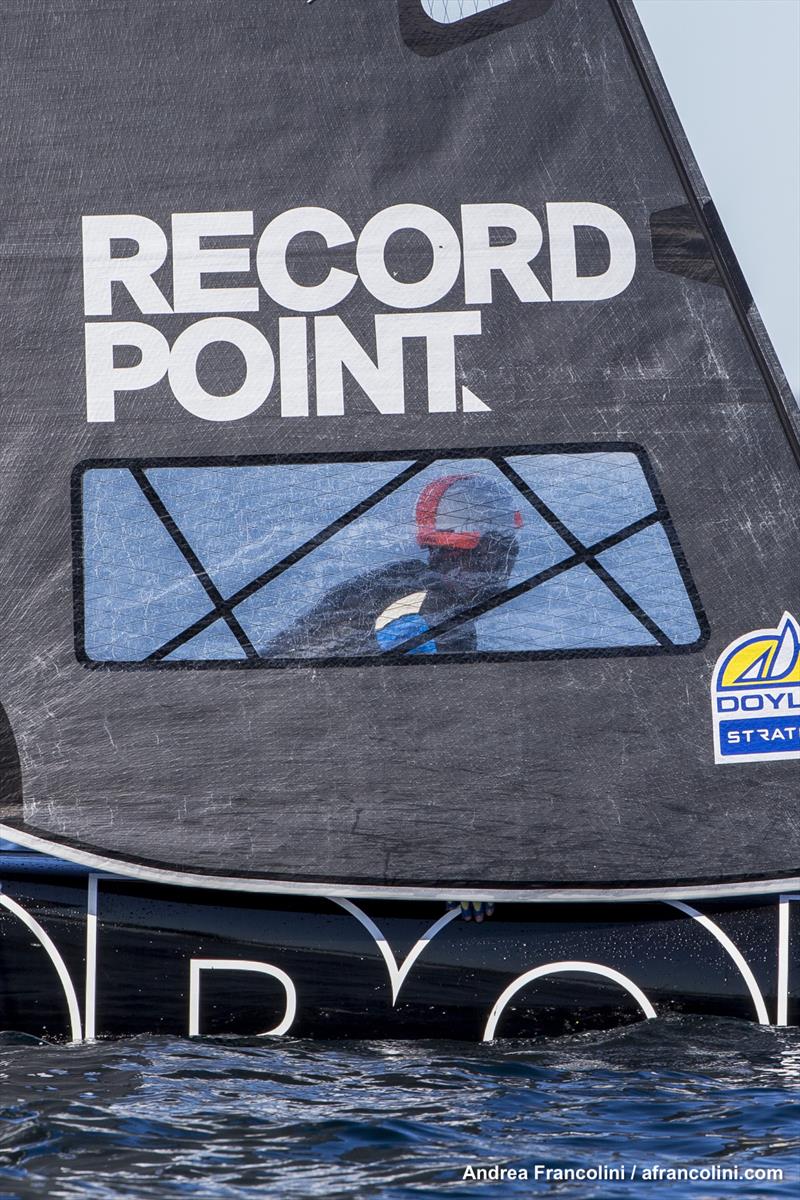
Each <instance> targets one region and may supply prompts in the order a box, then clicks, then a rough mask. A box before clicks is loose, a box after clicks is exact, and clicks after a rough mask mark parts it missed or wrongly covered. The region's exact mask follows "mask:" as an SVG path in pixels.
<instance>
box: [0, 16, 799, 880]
mask: <svg viewBox="0 0 800 1200" xmlns="http://www.w3.org/2000/svg"><path fill="white" fill-rule="evenodd" d="M3 25H4V28H3V45H4V63H3V65H4V70H3V73H2V80H1V81H0V88H2V92H3V110H4V114H5V115H4V122H3V134H2V157H3V170H2V172H0V191H1V192H2V223H1V228H2V255H3V269H2V271H0V294H1V295H2V317H3V320H2V325H1V326H0V388H1V392H0V394H1V395H2V408H0V421H1V422H2V465H3V475H2V489H0V530H2V538H3V546H4V570H3V572H2V580H1V582H0V596H2V604H3V611H4V626H3V637H2V639H0V655H1V656H2V674H1V675H0V681H1V682H0V702H2V707H3V710H4V713H5V718H4V720H3V725H2V786H3V791H2V807H1V808H0V814H1V815H2V829H3V831H4V832H5V834H6V836H16V837H18V838H19V839H20V840H22V841H23V842H25V843H26V844H28V845H31V846H35V847H38V848H43V847H45V848H50V849H54V850H56V851H57V852H59V853H61V854H64V855H67V856H73V857H78V858H83V859H84V860H85V861H89V862H103V861H105V862H107V863H114V862H116V863H118V864H124V865H125V869H126V870H128V871H130V872H136V871H139V872H144V873H147V872H148V871H149V872H150V873H151V875H152V874H154V872H155V869H156V868H158V869H159V870H163V871H164V872H166V875H165V876H163V877H165V878H166V877H169V878H173V879H174V878H188V877H189V876H191V875H195V876H197V875H206V876H208V877H209V878H212V877H218V878H224V879H226V880H228V881H229V882H231V883H232V885H235V886H249V885H250V884H249V882H248V881H255V882H253V886H255V885H256V884H258V885H259V886H261V885H264V886H275V887H281V886H284V885H285V886H290V885H294V886H296V887H298V888H300V889H304V890H307V891H315V890H316V891H319V890H325V889H326V888H331V887H341V888H347V887H349V888H351V889H352V888H356V889H359V888H360V889H365V890H374V891H375V892H376V894H377V893H379V892H380V891H381V890H383V889H388V890H390V891H391V890H394V891H395V892H397V893H398V894H399V893H400V892H401V891H403V892H405V894H417V895H423V894H426V893H428V894H434V893H437V892H438V893H441V892H444V891H447V889H460V888H467V889H472V890H473V891H475V890H480V889H483V890H484V891H496V892H497V893H501V892H503V891H504V890H508V891H513V892H515V893H517V894H523V893H530V894H534V893H535V892H536V891H537V890H539V891H542V890H553V891H558V890H560V889H567V890H570V889H572V890H574V889H581V888H583V889H594V890H596V891H598V892H607V893H609V894H610V893H611V892H613V891H615V890H619V889H624V888H626V887H627V888H638V889H639V891H640V892H641V891H644V892H648V891H652V892H653V893H656V892H657V890H658V889H659V888H662V887H666V886H669V885H671V884H674V883H681V882H687V881H688V882H696V883H698V884H716V883H719V884H723V885H726V886H731V887H732V886H734V885H735V884H736V883H737V881H745V880H772V879H778V878H781V877H790V876H791V875H792V874H798V873H799V872H798V863H800V827H799V826H798V823H797V821H796V819H795V813H796V804H797V788H798V767H799V764H798V757H799V756H800V645H798V641H797V637H798V626H797V623H796V621H795V619H794V618H796V617H800V605H799V604H798V600H799V599H800V572H798V548H799V542H800V528H799V518H798V514H800V474H799V472H798V419H797V410H796V408H795V407H794V404H793V401H792V399H791V396H790V395H789V393H788V391H787V388H786V384H785V382H784V380H783V378H782V376H781V374H780V369H779V367H778V366H777V363H776V361H775V358H774V354H773V351H772V349H771V347H770V346H769V343H768V341H767V339H766V337H765V335H764V333H763V330H762V327H761V324H760V321H759V318H758V314H757V313H756V311H755V309H754V308H753V305H752V301H751V299H750V297H749V295H748V292H747V289H746V285H745V283H744V281H743V279H742V277H741V274H740V272H739V269H738V267H737V264H736V262H735V259H734V257H733V255H732V253H731V250H730V247H729V245H728V243H727V240H726V238H725V235H724V231H723V230H722V229H721V227H720V224H719V221H718V218H717V216H716V213H715V210H714V208H713V205H712V202H711V199H710V198H709V196H708V194H707V191H706V189H705V185H704V184H703V181H702V179H701V178H700V175H699V173H698V171H697V168H696V165H695V164H694V161H693V159H692V157H691V153H690V151H689V149H688V147H687V146H686V144H685V140H684V137H683V134H682V131H681V130H680V128H679V126H678V124H677V122H676V119H675V116H674V113H673V111H672V109H671V106H670V103H669V99H668V97H667V95H666V93H665V89H664V86H663V83H662V81H661V79H660V77H659V75H658V72H657V69H656V68H655V65H654V63H653V60H652V57H651V53H650V51H649V48H648V47H647V45H646V43H645V41H644V39H643V35H642V33H641V30H640V28H639V26H638V23H637V21H636V17H635V14H634V12H633V8H632V5H631V4H630V3H628V2H627V0H626V2H624V3H623V2H620V0H595V2H593V3H592V4H586V3H582V2H581V0H495V3H494V4H488V5H486V4H479V3H474V2H473V3H470V2H469V0H467V2H466V3H459V4H456V3H454V2H452V0H379V2H373V3H364V0H316V2H315V3H313V4H311V5H306V4H302V3H300V2H299V0H291V2H290V0H262V3H258V4H256V3H252V2H251V0H228V3H226V4H225V5H223V6H220V5H217V4H212V3H208V2H206V0H186V2H185V3H180V4H178V3H175V2H174V0H151V2H149V3H147V4H140V3H135V2H134V0H113V2H112V0H74V3H71V4H70V5H68V6H66V7H65V6H64V5H63V4H56V3H51V2H50V0H43V2H42V3H39V4H36V5H29V4H23V3H17V2H14V3H11V4H8V5H6V6H5V11H4V22H3ZM215 255H216V256H217V257H215ZM215 292H216V293H217V295H215ZM793 712H794V714H795V715H794V717H793V716H792V714H793Z"/></svg>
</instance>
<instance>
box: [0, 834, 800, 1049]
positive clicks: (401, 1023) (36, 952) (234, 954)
mask: <svg viewBox="0 0 800 1200" xmlns="http://www.w3.org/2000/svg"><path fill="white" fill-rule="evenodd" d="M0 881H1V882H2V892H0V906H2V907H0V934H1V935H2V936H0V978H2V980H3V987H2V990H0V1028H3V1029H6V1030H15V1031H20V1032H24V1033H27V1034H32V1035H35V1036H42V1037H46V1038H56V1039H61V1038H65V1039H70V1038H71V1039H73V1040H77V1039H78V1038H86V1037H89V1038H91V1037H118V1036H130V1035H136V1034H143V1033H161V1034H177V1035H184V1036H185V1035H187V1034H193V1033H196V1034H199V1035H201V1036H219V1035H226V1034H236V1035H249V1036H252V1035H256V1034H260V1033H264V1032H269V1031H273V1032H275V1033H276V1034H285V1035H287V1036H298V1037H362V1038H364V1037H366V1038H439V1037H448V1038H453V1037H456V1038H465V1039H468V1040H481V1039H486V1040H489V1039H491V1038H492V1037H501V1036H502V1037H515V1036H532V1035H539V1034H560V1033H564V1032H567V1031H577V1030H581V1029H589V1028H606V1027H613V1026H616V1025H621V1024H626V1023H630V1022H634V1021H637V1020H641V1019H644V1018H646V1017H652V1016H653V1015H655V1016H656V1017H658V1016H664V1015H667V1014H678V1013H693V1014H704V1015H718V1016H728V1017H738V1018H742V1019H745V1020H750V1021H760V1022H761V1023H762V1024H766V1023H770V1024H775V1023H778V1024H787V1023H788V1024H792V1023H795V1022H797V1021H798V1020H799V1019H800V1004H798V1000H797V999H796V998H795V997H797V996H798V995H800V956H799V955H798V949H797V947H798V945H800V936H797V935H795V936H794V937H792V928H791V927H792V923H793V921H792V916H793V911H792V910H793V908H794V904H793V899H795V900H800V897H797V896H793V894H791V893H790V894H789V895H786V894H784V895H781V894H778V895H772V896H758V895H753V896H748V897H746V898H743V899H737V900H727V901H722V902H712V901H709V900H698V901H696V902H691V901H654V902H651V903H622V904H602V903H593V904H588V903H583V904H576V903H573V904H516V903H503V904H499V905H498V906H497V908H496V910H495V913H494V915H493V916H492V917H491V918H490V919H488V920H486V921H484V922H482V923H480V924H476V923H474V922H469V923H468V922H465V921H464V920H462V919H461V918H460V917H459V916H458V915H455V916H452V917H451V918H450V919H448V918H447V909H446V907H445V905H444V904H443V903H441V902H413V901H375V900H360V899H359V900H358V901H346V900H342V899H339V898H337V899H325V898H311V897H309V898H297V897H291V898H285V897H280V896H275V895H257V894H255V895H254V894H247V895H245V894H242V893H235V892H225V891H217V890H211V889H195V888H183V887H164V886H158V885H155V884H152V883H148V882H143V881H134V880H126V879H124V878H122V877H115V876H108V875H97V874H92V873H90V872H87V871H86V870H85V869H84V868H82V867H77V866H74V865H72V864H68V863H62V862H58V861H56V860H48V859H45V858H42V857H38V856H32V855H29V854H22V853H9V854H4V855H2V862H1V864H0ZM95 895H96V903H95ZM792 896H793V899H792ZM95 908H96V914H97V915H96V919H95V917H94V915H93V910H94V909H95ZM701 917H702V918H703V920H702V921H701V919H700V918H701ZM42 935H44V936H42ZM48 939H50V943H49V947H48V945H47V944H46V943H47V942H48ZM415 949H416V952H417V953H416V956H415V957H413V961H412V962H411V964H410V965H409V966H408V967H407V969H404V963H407V961H408V960H407V956H413V955H414V951H415ZM58 960H60V964H59V961H58ZM531 973H534V975H533V977H532V978H529V980H528V982H524V981H523V977H524V976H526V975H528V976H530V975H531ZM515 988H516V990H515ZM512 993H513V994H512Z"/></svg>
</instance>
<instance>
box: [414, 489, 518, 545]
mask: <svg viewBox="0 0 800 1200" xmlns="http://www.w3.org/2000/svg"><path fill="white" fill-rule="evenodd" d="M416 520H417V541H418V543H419V544H420V546H426V547H433V546H444V547H447V548H448V549H450V550H474V549H475V547H476V546H477V545H478V542H479V541H480V540H481V538H482V537H485V536H486V534H490V533H503V534H513V533H514V532H515V530H517V529H519V528H520V527H521V526H522V513H521V512H520V510H519V509H518V508H517V507H516V505H515V503H514V495H513V493H512V492H511V490H510V488H504V487H503V486H502V484H500V483H498V482H496V481H495V480H493V479H487V478H486V477H485V476H484V475H443V476H442V478H441V479H434V480H433V482H432V483H429V484H428V485H427V486H426V487H424V488H423V490H422V492H421V493H420V497H419V500H418V501H417V512H416Z"/></svg>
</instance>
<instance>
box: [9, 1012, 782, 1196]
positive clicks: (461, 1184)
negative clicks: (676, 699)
mask: <svg viewBox="0 0 800 1200" xmlns="http://www.w3.org/2000/svg"><path fill="white" fill-rule="evenodd" d="M536 1164H539V1165H540V1167H541V1168H543V1169H544V1168H550V1169H551V1170H554V1169H555V1170H562V1171H563V1170H565V1169H568V1168H572V1169H576V1170H577V1169H583V1170H586V1171H590V1172H591V1171H592V1170H595V1171H598V1170H599V1171H608V1169H609V1168H617V1169H618V1168H619V1167H624V1168H625V1170H626V1178H625V1179H624V1180H622V1181H618V1180H617V1181H615V1180H609V1179H604V1180H600V1181H595V1180H592V1181H583V1182H578V1181H574V1180H573V1181H570V1182H565V1181H558V1180H557V1179H553V1178H551V1179H550V1181H549V1182H547V1181H545V1180H544V1179H542V1178H540V1179H539V1180H538V1181H535V1180H534V1169H535V1166H536ZM493 1165H497V1166H498V1167H499V1166H503V1167H505V1168H515V1169H517V1170H518V1171H522V1170H523V1169H525V1170H527V1171H528V1173H529V1178H528V1179H527V1180H524V1179H519V1178H518V1179H516V1180H514V1179H510V1178H508V1177H506V1179H504V1180H494V1181H492V1180H488V1181H481V1180H480V1179H472V1178H471V1177H470V1169H472V1170H473V1171H476V1172H477V1168H479V1167H483V1168H484V1169H489V1168H491V1167H492V1166H493ZM634 1166H636V1167H637V1175H636V1178H635V1179H633V1180H632V1179H631V1178H630V1174H631V1170H632V1168H633V1167H634ZM658 1166H660V1167H661V1168H662V1170H665V1171H666V1170H670V1169H672V1170H675V1169H679V1168H684V1169H688V1168H697V1169H698V1170H705V1171H709V1170H715V1171H717V1172H719V1171H720V1170H721V1169H722V1168H727V1169H730V1170H732V1169H733V1168H736V1169H738V1170H739V1171H740V1173H743V1172H744V1171H745V1170H748V1169H750V1170H753V1169H755V1170H758V1171H762V1172H763V1171H765V1170H766V1169H773V1170H775V1169H780V1170H781V1171H783V1173H784V1179H783V1181H782V1182H775V1181H772V1182H766V1181H763V1182H762V1181H759V1182H756V1181H754V1180H748V1181H744V1180H743V1179H742V1178H740V1180H739V1181H738V1182H736V1181H733V1180H731V1181H725V1180H720V1179H717V1180H712V1181H710V1182H703V1181H699V1180H698V1181H695V1182H692V1181H688V1180H687V1181H672V1180H669V1179H661V1180H647V1179H646V1177H645V1176H644V1174H643V1172H644V1171H645V1170H646V1169H647V1168H653V1167H658ZM465 1175H466V1176H467V1177H466V1178H465ZM530 1195H549V1196H557V1197H592V1198H594V1197H601V1198H602V1200H616V1197H629V1198H630V1197H633V1196H653V1197H656V1196H669V1197H670V1198H674V1197H684V1196H685V1197H693V1198H695V1200H718V1198H719V1197H724V1196H739V1197H741V1198H742V1200H751V1198H755V1197H760V1196H767V1197H777V1196H781V1197H785V1198H786V1200H789V1198H790V1197H797V1196H800V1030H797V1029H788V1030H786V1029H784V1030H778V1029H770V1028H760V1027H759V1026H757V1025H752V1024H749V1023H746V1022H740V1021H733V1020H717V1019H705V1018H704V1019H698V1018H684V1017H681V1018H668V1019H665V1020H658V1021H646V1022H643V1023H641V1024H639V1025H634V1026H629V1027H627V1028H625V1029H620V1030H613V1031H608V1032H602V1033H598V1032H592V1033H586V1034H572V1035H570V1036H568V1037H563V1038H558V1039H550V1040H543V1041H530V1040H525V1041H516V1040H501V1041H498V1042H496V1043H495V1044H493V1045H487V1046H482V1045H475V1044H472V1043H466V1042H391V1041H381V1042H323V1041H299V1040H294V1041H293V1040H291V1039H284V1040H280V1041H274V1042H273V1041H265V1040H247V1041H242V1040H238V1039H217V1040H203V1041H186V1040H172V1039H168V1038H149V1037H140V1038H133V1039H129V1040H125V1041H116V1042H100V1043H97V1044H95V1045H88V1046H57V1045H49V1044H47V1043H42V1042H36V1041H35V1040H33V1039H20V1038H19V1037H15V1036H14V1035H12V1034H5V1035H0V1197H2V1198H3V1200H12V1198H13V1200H16V1198H17V1197H19V1198H27V1197H47V1200H62V1198H63V1200H66V1198H69V1200H112V1198H113V1200H150V1198H153V1200H155V1198H158V1200H162V1198H164V1200H166V1198H167V1197H170V1198H171V1197H176V1198H177V1197H193V1198H194V1197H197V1198H198V1200H200V1198H202V1200H205V1198H209V1200H212V1198H213V1200H226V1198H228V1197H236V1198H237V1200H238V1198H242V1200H249V1198H250V1197H259V1200H261V1198H263V1197H276V1198H277V1200H284V1198H285V1200H291V1198H293V1197H297V1198H300V1197H320V1196H324V1197H334V1198H336V1197H341V1198H345V1197H348V1198H349V1197H358V1198H362V1197H363V1198H364V1200H395V1198H396V1200H400V1198H406V1197H408V1198H409V1200H411V1198H414V1200H433V1198H434V1197H444V1198H445V1200H447V1198H452V1200H455V1198H457V1197H458V1198H461V1197H480V1200H495V1198H496V1197H505V1196H530Z"/></svg>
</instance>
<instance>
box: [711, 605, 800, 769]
mask: <svg viewBox="0 0 800 1200" xmlns="http://www.w3.org/2000/svg"><path fill="white" fill-rule="evenodd" d="M711 703H712V708H713V716H714V761H715V762H717V763H729V762H770V761H772V760H773V759H776V758H789V759H791V758H800V624H798V622H797V621H796V620H795V618H794V617H793V616H791V614H790V613H784V614H783V616H782V617H781V620H780V622H779V624H778V626H777V628H776V629H757V630H754V631H753V632H752V633H746V634H744V635H743V636H742V637H739V638H737V639H736V641H734V642H731V644H730V645H729V646H726V648H725V649H724V650H723V652H722V654H721V655H720V656H719V658H718V659H717V663H716V666H715V668H714V675H713V680H712V684H711Z"/></svg>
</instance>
